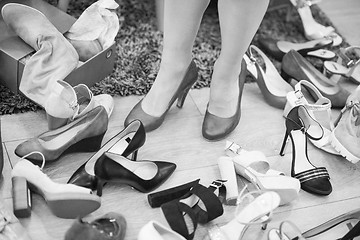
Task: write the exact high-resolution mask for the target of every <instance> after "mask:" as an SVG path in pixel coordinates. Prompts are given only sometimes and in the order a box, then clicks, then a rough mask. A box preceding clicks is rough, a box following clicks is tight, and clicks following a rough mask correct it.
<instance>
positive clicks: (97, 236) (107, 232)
mask: <svg viewBox="0 0 360 240" xmlns="http://www.w3.org/2000/svg"><path fill="white" fill-rule="evenodd" d="M125 232H126V220H125V218H124V217H123V216H122V215H121V214H118V213H114V212H110V213H107V214H105V215H104V216H102V217H100V218H97V219H95V220H94V221H92V222H89V223H88V222H84V221H83V220H81V219H77V220H76V221H75V222H74V223H73V225H72V226H71V227H70V228H69V230H68V231H67V232H66V234H65V238H64V239H65V240H123V239H124V237H125Z"/></svg>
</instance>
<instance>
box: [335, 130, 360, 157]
mask: <svg viewBox="0 0 360 240" xmlns="http://www.w3.org/2000/svg"><path fill="white" fill-rule="evenodd" d="M334 131H335V130H334ZM334 131H332V132H331V135H330V143H331V146H333V147H334V148H335V150H336V151H338V152H339V153H340V155H341V156H343V157H344V158H345V159H346V160H348V161H349V162H351V163H357V162H358V161H360V158H358V157H356V156H354V155H353V154H352V153H351V152H349V151H348V150H347V149H346V148H345V147H344V146H343V145H342V144H341V143H340V142H339V140H337V138H336V136H335V134H334Z"/></svg>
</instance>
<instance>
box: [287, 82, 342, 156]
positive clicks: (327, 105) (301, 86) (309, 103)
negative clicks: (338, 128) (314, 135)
mask: <svg viewBox="0 0 360 240" xmlns="http://www.w3.org/2000/svg"><path fill="white" fill-rule="evenodd" d="M303 92H304V93H303ZM309 92H310V93H309ZM312 96H316V99H315V102H313V100H312ZM310 98H311V99H310ZM286 99H287V103H286V106H285V108H284V113H283V115H284V117H286V116H287V115H288V114H289V112H290V110H291V109H292V108H294V107H295V106H299V105H303V106H305V107H306V109H307V110H308V112H309V114H310V116H311V117H312V118H313V119H315V120H316V121H318V119H317V118H316V116H315V115H317V116H318V117H319V118H321V119H322V120H323V121H322V123H320V121H318V122H319V123H320V124H321V125H322V128H323V130H324V136H323V137H322V138H321V139H318V140H316V139H311V138H309V140H310V142H311V143H312V144H314V146H316V147H317V148H320V149H322V150H324V151H325V152H328V153H331V154H335V155H339V153H338V152H337V151H336V150H335V149H334V147H332V146H331V144H330V135H331V131H332V130H333V129H334V123H333V121H332V117H331V101H330V100H329V99H328V98H326V97H324V96H323V95H322V94H321V93H320V92H319V90H318V89H317V88H316V87H315V86H314V85H313V84H311V83H310V82H308V81H306V80H301V81H299V82H298V83H297V84H296V85H295V90H294V91H291V92H289V93H288V94H287V96H286ZM321 112H323V114H321ZM323 124H326V125H325V126H326V127H324V126H323Z"/></svg>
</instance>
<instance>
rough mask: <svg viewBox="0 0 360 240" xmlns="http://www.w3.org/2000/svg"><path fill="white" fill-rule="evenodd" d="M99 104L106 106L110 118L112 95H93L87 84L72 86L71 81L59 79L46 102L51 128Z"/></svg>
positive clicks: (59, 125) (112, 107)
mask: <svg viewBox="0 0 360 240" xmlns="http://www.w3.org/2000/svg"><path fill="white" fill-rule="evenodd" d="M99 105H101V106H103V107H104V108H105V110H106V112H107V114H108V117H109V118H110V116H111V113H112V111H113V109H114V100H113V98H112V97H111V96H110V95H108V94H100V95H97V96H93V93H92V92H91V91H90V89H89V88H88V86H86V85H85V84H79V85H76V86H75V87H72V86H71V85H70V84H69V83H67V82H65V81H62V80H58V81H57V82H56V83H55V84H54V85H53V87H52V91H51V93H50V95H49V97H48V99H47V100H46V104H45V111H46V115H47V120H48V126H49V130H54V129H57V128H59V127H62V126H64V125H66V124H68V123H69V122H71V121H74V120H75V119H77V118H80V117H82V116H83V115H84V114H86V113H88V112H89V111H90V110H92V109H94V108H95V107H97V106H99Z"/></svg>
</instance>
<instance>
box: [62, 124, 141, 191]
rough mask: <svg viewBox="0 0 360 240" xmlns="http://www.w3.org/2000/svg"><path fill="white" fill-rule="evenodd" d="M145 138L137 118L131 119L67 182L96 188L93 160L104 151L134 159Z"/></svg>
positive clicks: (96, 181)
mask: <svg viewBox="0 0 360 240" xmlns="http://www.w3.org/2000/svg"><path fill="white" fill-rule="evenodd" d="M145 139H146V133H145V129H144V126H143V125H142V123H141V122H140V121H139V120H134V121H132V122H131V123H130V124H129V125H128V126H127V127H125V128H124V129H123V130H121V131H120V132H119V133H118V134H116V135H115V136H113V137H112V138H111V139H110V140H109V141H107V142H106V143H105V144H104V145H103V146H102V147H101V148H100V149H99V151H97V152H96V153H95V154H94V155H92V156H91V157H90V158H89V160H87V161H86V162H85V163H84V164H83V165H81V166H80V167H79V168H78V169H77V170H76V171H75V172H74V173H73V175H72V176H71V177H70V179H69V181H68V183H73V184H75V185H79V186H82V187H87V188H90V189H92V190H93V191H94V190H96V188H97V185H98V179H97V177H96V176H95V173H94V165H95V162H96V161H97V160H98V159H99V158H100V157H101V156H102V155H103V154H104V153H105V152H113V153H116V154H119V155H121V156H124V157H128V156H130V155H131V159H132V160H134V161H135V160H136V158H137V153H138V151H139V148H141V147H142V146H143V145H144V143H145Z"/></svg>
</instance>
